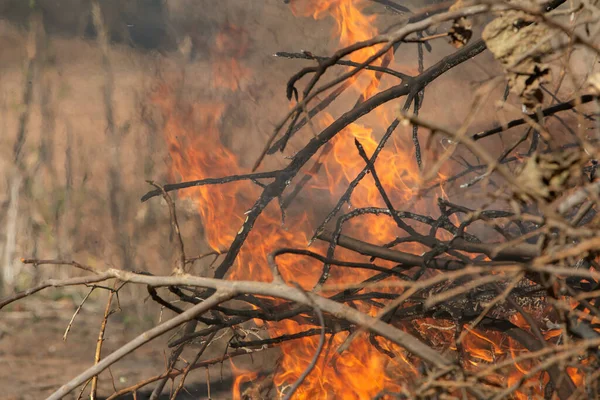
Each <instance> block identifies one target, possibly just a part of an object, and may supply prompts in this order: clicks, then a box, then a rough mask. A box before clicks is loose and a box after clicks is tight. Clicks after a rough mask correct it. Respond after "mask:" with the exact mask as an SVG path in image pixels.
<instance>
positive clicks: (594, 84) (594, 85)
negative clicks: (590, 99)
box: [587, 72, 600, 96]
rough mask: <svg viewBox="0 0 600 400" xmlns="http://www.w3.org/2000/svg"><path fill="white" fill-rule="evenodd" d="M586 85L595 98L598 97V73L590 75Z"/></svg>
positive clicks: (599, 93)
mask: <svg viewBox="0 0 600 400" xmlns="http://www.w3.org/2000/svg"><path fill="white" fill-rule="evenodd" d="M587 85H588V87H589V88H590V90H591V91H592V93H593V94H595V95H596V96H600V72H596V73H595V74H592V75H591V76H590V77H589V78H588V80H587Z"/></svg>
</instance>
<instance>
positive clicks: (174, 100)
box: [152, 0, 533, 399]
mask: <svg viewBox="0 0 600 400" xmlns="http://www.w3.org/2000/svg"><path fill="white" fill-rule="evenodd" d="M364 6H365V2H362V1H352V0H310V1H307V0H304V1H302V3H301V2H300V1H298V0H296V1H293V2H292V7H293V10H294V12H295V13H296V14H297V15H305V16H306V15H309V16H313V17H314V18H324V17H325V16H331V17H333V18H334V19H335V21H336V31H335V35H336V36H339V38H340V45H342V46H344V45H348V44H351V43H354V42H357V41H362V40H367V39H369V38H371V37H372V36H374V35H376V34H377V30H376V28H375V24H374V23H375V17H373V16H366V15H364V14H363V13H362V10H363V7H364ZM247 47H248V39H247V36H246V33H245V32H244V31H243V30H241V29H239V28H237V27H235V26H232V25H228V26H226V27H225V28H224V29H223V30H222V31H221V32H220V33H219V35H218V36H217V37H216V40H215V43H214V47H213V50H212V52H211V55H212V60H211V62H212V74H213V79H212V84H213V86H214V88H215V89H216V90H222V91H237V90H240V82H242V81H243V80H244V79H247V78H248V77H249V76H250V74H251V71H250V70H249V69H248V68H247V67H245V66H244V65H243V64H241V63H240V61H239V60H240V58H243V56H244V53H245V51H246V49H247ZM374 51H375V50H374V49H372V48H369V49H366V50H364V51H361V52H358V53H356V54H354V55H353V56H352V60H353V61H356V62H362V61H364V60H365V59H367V58H368V57H370V56H371V55H373V54H374ZM378 62H379V63H381V61H378ZM365 78H368V79H365ZM355 83H356V84H355V87H357V88H358V90H359V91H360V93H361V94H362V95H363V96H364V97H368V96H370V95H371V94H372V93H373V91H374V90H376V89H378V88H379V87H380V84H381V82H380V77H378V76H377V75H376V74H373V73H371V72H370V71H364V73H363V74H362V76H361V78H360V79H357V80H356V82H355ZM173 86H174V85H173V83H172V82H171V83H169V82H161V84H160V85H158V86H157V89H156V90H155V91H154V93H153V96H152V101H153V102H154V104H156V105H157V107H158V108H159V109H160V111H161V113H162V116H163V120H164V127H163V130H164V134H165V138H166V141H167V143H168V149H169V153H170V156H171V159H172V164H171V171H172V174H173V179H178V180H183V181H187V180H196V179H202V178H208V177H220V176H227V175H234V174H242V173H245V172H246V171H245V170H244V168H242V167H241V164H240V161H239V159H238V157H237V156H236V155H235V154H233V153H232V152H231V151H229V150H228V149H227V147H226V146H225V145H223V143H222V142H221V132H220V124H221V120H222V119H223V118H224V116H225V115H226V113H227V106H226V105H225V104H223V103H220V102H209V101H206V102H200V103H199V102H191V101H189V100H186V99H185V98H184V97H183V96H181V95H178V93H177V90H176V88H174V87H173ZM175 86H176V85H175ZM391 119H392V116H391V114H390V115H387V116H383V117H382V118H380V120H382V121H386V120H391ZM332 121H333V117H332V116H331V115H329V114H323V116H322V117H321V118H320V120H319V121H317V122H315V124H321V125H322V126H327V125H329V124H330V123H331V122H332ZM377 128H378V129H379V130H381V129H385V126H383V124H382V126H381V127H380V126H378V127H377ZM373 133H374V132H373V129H371V128H367V127H365V126H363V125H361V124H358V123H354V124H351V125H349V126H348V127H347V128H346V129H344V130H343V131H342V132H340V133H339V134H338V135H337V136H336V137H335V138H334V140H333V141H332V142H331V143H332V146H333V148H332V151H331V152H330V154H329V156H328V157H327V158H326V159H325V161H324V168H323V169H324V175H325V176H324V177H323V176H319V177H314V179H313V180H312V181H311V184H310V186H309V187H308V188H307V189H308V190H310V193H312V195H313V196H314V197H315V198H317V197H319V198H322V197H323V196H322V195H323V193H325V194H327V195H328V196H329V197H330V198H331V201H332V202H333V201H337V199H338V198H339V195H340V194H341V192H340V190H343V189H344V188H345V187H346V186H347V184H348V183H349V182H350V181H352V180H353V179H354V178H355V177H356V175H357V174H358V173H359V172H360V171H361V170H362V169H363V168H364V167H365V162H364V160H362V159H361V158H360V157H359V156H358V151H357V149H356V146H355V139H356V140H358V142H360V144H361V145H362V146H363V148H364V150H365V152H366V154H367V156H368V157H370V156H371V155H372V154H373V152H374V151H375V148H376V147H377V143H378V142H377V141H376V139H375V137H374V134H373ZM397 136H398V137H404V139H399V138H398V139H397V138H395V139H393V140H392V141H391V142H390V143H388V145H387V147H386V148H384V149H383V150H382V151H381V153H380V155H379V157H378V160H377V162H376V164H375V167H376V171H377V174H378V177H379V179H380V181H381V183H382V185H383V186H384V187H385V188H386V191H387V193H388V194H389V195H390V197H391V201H392V202H393V203H394V204H403V205H406V204H408V203H409V202H410V203H411V204H415V207H417V201H416V199H415V195H416V188H417V187H418V186H419V184H420V174H419V170H418V167H417V165H416V163H415V162H414V159H415V158H414V153H413V152H414V150H413V147H412V143H411V142H410V141H407V139H406V137H407V136H408V135H397ZM260 190H261V189H260V187H258V186H257V185H255V184H253V183H250V182H241V183H233V184H226V185H219V186H216V187H214V186H203V187H199V188H196V189H194V190H189V191H183V192H181V193H180V196H182V197H187V198H189V199H191V200H192V201H193V202H194V203H195V205H196V207H197V209H198V212H199V214H200V216H201V217H202V221H203V224H204V235H205V238H206V241H207V243H208V244H209V246H210V247H212V248H213V249H214V250H220V251H222V250H224V249H227V248H228V247H229V245H230V244H231V242H232V241H233V239H234V238H235V235H236V234H237V229H239V227H240V226H241V225H242V224H243V222H244V213H245V212H246V210H248V208H249V207H250V206H251V204H252V202H253V201H254V199H256V197H257V196H258V195H259V194H260ZM442 195H444V196H445V193H442ZM351 204H352V206H353V207H355V208H359V207H367V206H370V207H372V206H380V207H385V204H384V203H383V201H382V199H381V195H380V193H379V191H378V189H377V187H376V186H375V184H374V180H373V177H372V175H367V176H366V177H365V179H364V180H363V181H362V182H361V184H360V185H359V186H358V187H357V188H356V190H355V191H354V194H353V196H352V198H351ZM421 205H423V204H422V203H421ZM423 207H426V205H424V206H423ZM429 208H431V206H429ZM424 209H425V208H424ZM314 218H315V217H314V216H313V215H310V214H307V213H306V212H303V213H292V215H290V216H288V220H287V222H286V225H285V226H282V223H281V214H280V210H279V209H278V207H277V206H276V205H271V206H270V207H268V208H267V209H266V210H265V212H264V213H263V214H262V216H261V217H260V219H259V220H258V222H257V223H256V225H255V227H254V228H253V230H252V232H251V233H250V235H249V236H248V238H247V240H246V243H245V245H244V246H243V248H242V249H241V251H240V253H239V256H238V258H237V261H236V263H235V265H234V267H233V269H232V270H231V272H230V275H229V277H228V278H229V279H247V280H258V281H269V280H270V279H271V278H272V276H271V273H270V271H269V268H268V267H267V261H266V258H267V255H268V254H269V253H271V252H272V251H273V250H275V249H277V248H281V247H296V248H304V247H306V244H307V242H308V239H309V237H310V235H311V233H312V230H314V227H315V223H318V221H314V220H313V219H314ZM453 218H455V217H453ZM455 222H458V221H455ZM288 226H289V227H294V229H290V230H288V229H287V227H288ZM345 231H346V232H347V231H349V232H351V234H352V235H355V236H356V237H358V238H363V239H365V240H367V241H371V242H374V243H385V242H388V241H390V240H393V239H394V238H396V237H397V235H399V234H400V233H401V232H400V231H399V229H398V227H397V226H396V225H395V223H394V221H393V220H392V219H386V218H381V217H375V216H372V215H367V216H362V217H360V218H355V219H353V220H352V221H351V222H349V223H348V227H347V229H346V230H345ZM315 246H316V247H317V249H319V244H316V245H315ZM403 249H405V250H409V251H414V252H422V251H423V249H422V248H420V247H418V246H414V245H410V244H408V245H404V247H403ZM345 256H346V253H345V252H344V251H343V250H342V251H337V252H336V258H341V259H344V257H345ZM354 257H356V256H354ZM277 262H278V265H279V267H280V270H281V272H282V276H283V278H284V279H285V280H286V281H289V282H292V281H293V282H296V283H298V284H300V285H301V286H302V287H304V288H306V289H312V288H313V287H314V285H315V283H316V282H317V280H318V278H319V275H320V273H321V267H322V265H321V264H320V263H317V262H315V261H314V260H312V259H309V258H307V257H298V256H292V255H285V256H281V257H279V258H278V259H277ZM381 264H382V265H392V264H386V263H384V262H381ZM372 275H373V273H372V272H367V271H364V270H352V275H349V271H348V270H342V269H341V268H333V269H332V271H331V277H330V279H329V283H351V282H360V281H362V280H364V279H367V278H368V277H370V276H372ZM349 281H351V282H349ZM380 290H381V291H385V290H386V288H382V289H380ZM390 290H391V289H390ZM357 306H358V307H359V309H361V310H362V311H364V312H369V313H371V314H375V313H376V312H377V311H378V309H377V308H375V307H373V306H369V307H367V306H365V305H364V304H362V303H360V302H359V304H358V305H357ZM257 324H259V325H261V326H262V324H263V323H262V322H260V321H257ZM264 326H265V328H266V329H267V330H268V333H269V334H270V335H271V336H279V335H283V334H293V333H299V332H303V331H306V330H307V329H311V328H315V326H313V325H310V324H308V325H307V324H300V323H299V322H298V321H292V320H286V321H283V322H278V323H274V322H268V323H264ZM413 327H414V328H416V329H418V330H419V331H421V332H423V334H424V336H425V337H428V338H430V340H431V342H432V343H433V344H434V345H435V346H436V347H439V348H448V346H449V344H451V343H453V339H454V335H455V331H454V328H453V327H452V324H449V325H448V326H446V325H444V323H443V321H442V322H440V321H435V320H432V319H425V320H422V321H414V322H413ZM347 337H348V332H347V331H344V330H342V331H341V332H336V333H335V334H329V333H328V334H327V346H326V350H325V351H323V353H322V354H321V356H320V359H319V360H318V362H317V364H316V367H315V369H314V370H313V372H312V373H311V374H310V375H309V376H308V377H307V378H306V380H305V381H304V383H303V385H301V387H300V388H299V389H298V391H297V392H296V395H295V396H294V398H295V399H337V398H344V399H363V398H372V397H374V396H375V395H377V394H378V393H380V392H381V391H382V390H384V389H389V390H394V391H399V390H401V389H402V387H399V385H400V383H399V382H406V384H407V385H408V384H410V382H411V381H413V380H414V378H415V377H417V376H418V375H419V372H418V362H415V361H414V360H411V359H410V357H409V356H408V355H407V354H406V352H405V351H404V350H403V349H401V348H398V347H397V346H395V345H394V344H392V343H389V342H387V341H385V340H383V339H380V338H378V339H371V338H370V337H369V335H367V334H363V335H360V336H359V337H358V338H355V340H353V342H352V344H351V346H350V348H349V349H348V350H346V351H345V352H343V353H341V354H338V353H337V351H336V349H337V348H339V346H341V345H342V344H343V343H344V342H345V341H346V339H347ZM372 340H377V346H375V345H374V344H373V343H372ZM317 344H318V335H316V336H308V337H304V338H302V339H298V340H294V341H288V342H284V343H282V344H281V346H280V350H281V359H280V360H279V365H278V368H277V370H276V373H275V375H274V378H273V379H274V383H275V385H276V388H277V390H278V391H279V393H280V395H282V396H283V395H285V393H286V390H287V389H288V388H289V386H290V385H291V384H293V383H294V382H295V381H296V380H297V379H298V377H299V376H300V375H301V374H302V373H303V371H304V370H305V369H306V367H307V366H308V364H309V362H310V361H311V359H312V357H313V355H314V354H315V352H316V349H317ZM463 346H464V350H465V352H466V356H467V357H466V358H467V359H466V360H464V364H465V368H475V367H476V366H478V365H480V364H481V363H493V362H495V361H497V360H498V359H501V358H505V357H510V356H511V355H512V356H513V357H516V356H517V355H518V354H517V353H518V352H519V351H520V349H519V348H518V346H517V345H516V344H514V343H512V342H510V343H506V342H505V341H503V339H502V337H501V335H500V334H485V335H484V334H480V333H477V332H470V333H469V334H468V335H467V336H466V338H465V341H464V343H463ZM386 353H387V354H386ZM389 354H393V355H394V356H393V357H390V356H389ZM529 367H530V365H525V364H518V365H517V367H516V368H515V369H514V371H512V372H511V374H510V375H509V376H508V379H504V378H503V377H502V376H500V375H498V376H496V377H494V379H495V381H498V382H502V381H503V380H504V382H505V383H508V384H510V383H511V382H517V381H518V380H519V379H520V377H521V376H522V375H523V374H524V373H526V370H527V368H529ZM233 370H234V372H236V373H237V379H236V381H235V385H234V386H235V387H234V394H233V396H234V398H240V393H241V388H240V386H241V384H242V383H243V382H246V381H249V380H252V379H254V378H255V377H256V374H255V373H253V372H248V371H242V370H240V369H239V368H237V367H235V366H233ZM530 381H531V382H532V383H533V381H532V380H530ZM529 386H530V387H531V385H529ZM527 390H530V388H528V389H527ZM523 393H524V392H519V394H518V395H519V396H520V395H524V394H523Z"/></svg>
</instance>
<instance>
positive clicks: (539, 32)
mask: <svg viewBox="0 0 600 400" xmlns="http://www.w3.org/2000/svg"><path fill="white" fill-rule="evenodd" d="M550 35H551V30H550V28H548V27H547V26H546V25H544V24H541V23H539V22H538V21H537V20H536V19H535V17H533V16H531V15H529V14H527V13H525V12H522V11H515V10H510V11H506V12H503V13H501V14H500V16H499V17H498V18H496V19H494V20H493V21H491V22H490V23H489V24H488V25H487V26H486V27H485V29H484V30H483V33H482V38H483V40H484V41H485V43H486V45H487V47H488V49H489V50H490V51H491V52H492V54H493V55H494V57H495V58H496V60H498V61H499V62H500V63H501V64H502V66H503V67H504V72H505V74H506V78H507V80H508V84H509V87H510V89H511V92H513V93H514V94H516V95H517V96H519V97H520V98H521V101H522V102H523V104H524V105H526V106H527V107H529V108H534V107H535V106H537V105H539V104H540V103H541V102H542V101H543V93H542V91H541V90H540V85H541V84H543V83H546V82H548V81H549V80H550V78H551V70H550V68H549V66H548V65H546V64H543V63H542V62H541V59H542V57H543V56H545V55H548V54H549V53H550V52H551V51H552V45H551V43H550V41H549V40H548V39H549V37H550Z"/></svg>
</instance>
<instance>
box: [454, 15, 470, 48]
mask: <svg viewBox="0 0 600 400" xmlns="http://www.w3.org/2000/svg"><path fill="white" fill-rule="evenodd" d="M472 36H473V24H472V23H471V20H470V19H468V18H464V17H463V18H459V19H456V20H454V24H452V28H450V30H449V31H448V37H450V44H451V45H452V46H454V47H456V48H457V49H459V48H461V47H463V46H464V45H466V44H467V43H469V40H470V39H471V37H472Z"/></svg>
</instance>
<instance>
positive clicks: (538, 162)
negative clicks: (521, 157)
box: [517, 150, 587, 201]
mask: <svg viewBox="0 0 600 400" xmlns="http://www.w3.org/2000/svg"><path fill="white" fill-rule="evenodd" d="M586 161H587V160H583V159H582V158H581V153H580V152H578V151H571V150H562V151H558V152H552V153H547V154H534V155H532V156H531V157H530V158H529V159H528V160H527V161H526V162H525V164H524V165H523V166H522V167H521V169H520V171H519V172H518V174H517V181H518V182H519V183H520V186H521V187H523V188H526V189H527V192H526V193H522V194H521V195H520V197H521V198H522V199H523V200H527V199H530V198H531V197H532V196H535V197H541V198H543V199H545V200H547V201H552V200H554V199H555V198H556V197H558V196H559V195H560V194H561V193H563V192H564V191H566V190H568V188H569V186H572V183H573V181H574V180H576V179H579V178H581V176H582V174H581V170H582V168H581V167H582V165H583V164H584V163H585V162H586Z"/></svg>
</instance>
